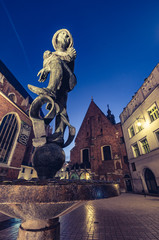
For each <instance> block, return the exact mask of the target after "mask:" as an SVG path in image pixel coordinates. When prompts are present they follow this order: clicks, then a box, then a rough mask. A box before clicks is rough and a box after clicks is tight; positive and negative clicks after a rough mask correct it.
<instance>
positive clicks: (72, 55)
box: [67, 47, 76, 59]
mask: <svg viewBox="0 0 159 240" xmlns="http://www.w3.org/2000/svg"><path fill="white" fill-rule="evenodd" d="M67 52H68V54H69V56H70V57H71V58H73V59H75V58H76V50H75V49H74V48H73V47H71V48H68V49H67Z"/></svg>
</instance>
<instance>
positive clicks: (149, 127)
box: [120, 64, 159, 194]
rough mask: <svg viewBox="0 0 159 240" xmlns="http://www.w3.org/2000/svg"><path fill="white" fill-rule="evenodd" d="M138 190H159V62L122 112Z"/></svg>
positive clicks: (122, 120)
mask: <svg viewBox="0 0 159 240" xmlns="http://www.w3.org/2000/svg"><path fill="white" fill-rule="evenodd" d="M120 120H121V124H122V129H123V134H124V138H125V143H126V149H127V154H128V161H129V164H130V171H131V175H132V180H133V189H134V191H135V192H140V193H141V192H146V193H154V194H155V193H156V194H157V193H159V64H158V65H157V66H156V67H155V68H154V69H153V71H152V73H151V74H150V75H149V77H148V78H147V79H145V81H144V83H143V84H142V86H141V87H140V88H139V90H138V91H137V92H136V94H135V95H134V96H133V98H132V100H131V101H130V102H129V103H128V105H127V106H126V107H125V108H124V110H123V112H122V113H121V115H120Z"/></svg>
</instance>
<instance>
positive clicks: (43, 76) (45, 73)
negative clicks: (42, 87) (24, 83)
mask: <svg viewBox="0 0 159 240" xmlns="http://www.w3.org/2000/svg"><path fill="white" fill-rule="evenodd" d="M49 72H50V70H49V68H48V67H45V68H42V69H41V70H40V71H39V72H38V74H37V76H39V75H40V77H39V80H38V81H39V82H45V80H46V79H47V76H48V74H49Z"/></svg>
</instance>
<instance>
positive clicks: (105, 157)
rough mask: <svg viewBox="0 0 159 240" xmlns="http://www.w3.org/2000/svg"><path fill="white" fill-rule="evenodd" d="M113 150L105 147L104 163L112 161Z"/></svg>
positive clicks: (103, 152)
mask: <svg viewBox="0 0 159 240" xmlns="http://www.w3.org/2000/svg"><path fill="white" fill-rule="evenodd" d="M111 159H112V157H111V149H110V146H103V147H102V160H103V161H107V160H111Z"/></svg>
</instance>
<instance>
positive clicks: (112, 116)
mask: <svg viewBox="0 0 159 240" xmlns="http://www.w3.org/2000/svg"><path fill="white" fill-rule="evenodd" d="M107 108H108V110H107V118H108V119H109V120H110V122H111V123H112V124H115V123H116V122H115V117H114V115H113V114H111V110H110V108H109V104H108V105H107Z"/></svg>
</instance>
